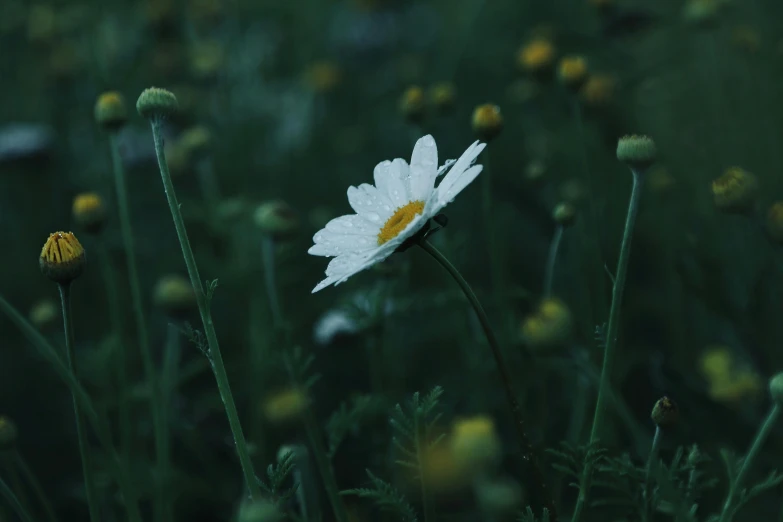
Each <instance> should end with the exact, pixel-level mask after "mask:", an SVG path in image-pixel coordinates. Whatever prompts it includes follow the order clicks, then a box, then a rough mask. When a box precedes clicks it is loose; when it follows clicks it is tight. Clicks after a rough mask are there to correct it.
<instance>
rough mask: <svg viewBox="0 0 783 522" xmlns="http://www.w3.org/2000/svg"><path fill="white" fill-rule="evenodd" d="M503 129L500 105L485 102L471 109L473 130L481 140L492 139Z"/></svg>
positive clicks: (487, 140)
mask: <svg viewBox="0 0 783 522" xmlns="http://www.w3.org/2000/svg"><path fill="white" fill-rule="evenodd" d="M502 130H503V115H502V114H501V113H500V107H498V106H497V105H492V104H491V103H485V104H484V105H479V106H478V107H476V109H475V110H474V111H473V132H474V133H475V134H476V136H478V139H480V140H481V141H486V142H489V141H492V140H493V139H495V138H496V137H497V136H498V134H500V131H502Z"/></svg>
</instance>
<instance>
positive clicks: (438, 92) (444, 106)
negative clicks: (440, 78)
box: [430, 83, 457, 114]
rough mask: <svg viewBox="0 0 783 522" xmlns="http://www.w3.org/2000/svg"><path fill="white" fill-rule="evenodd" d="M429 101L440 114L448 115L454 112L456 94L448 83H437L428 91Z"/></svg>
mask: <svg viewBox="0 0 783 522" xmlns="http://www.w3.org/2000/svg"><path fill="white" fill-rule="evenodd" d="M430 101H431V102H432V106H433V107H435V110H436V111H438V113H440V114H448V113H450V112H452V111H453V110H454V106H455V105H456V103H457V94H456V92H455V91H454V86H453V85H452V84H450V83H439V84H437V85H434V86H433V87H432V88H431V89H430Z"/></svg>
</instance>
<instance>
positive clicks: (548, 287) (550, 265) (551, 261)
mask: <svg viewBox="0 0 783 522" xmlns="http://www.w3.org/2000/svg"><path fill="white" fill-rule="evenodd" d="M563 230H564V229H563V225H557V229H556V230H555V235H554V237H553V238H552V244H551V245H550V246H549V257H548V258H547V261H546V275H545V276H544V297H545V298H547V299H548V298H550V297H552V283H553V281H554V280H555V261H557V252H558V251H559V250H560V242H561V240H562V239H563Z"/></svg>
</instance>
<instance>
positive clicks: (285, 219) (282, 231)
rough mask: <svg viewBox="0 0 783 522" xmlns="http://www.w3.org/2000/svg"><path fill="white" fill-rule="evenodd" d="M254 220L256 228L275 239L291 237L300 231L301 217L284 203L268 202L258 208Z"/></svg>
mask: <svg viewBox="0 0 783 522" xmlns="http://www.w3.org/2000/svg"><path fill="white" fill-rule="evenodd" d="M253 220H254V221H255V223H256V226H258V228H260V229H261V231H263V232H264V233H266V234H269V235H270V236H272V237H273V238H275V239H284V238H287V237H290V236H291V235H292V234H293V233H294V232H296V231H297V230H298V229H299V216H298V215H297V213H296V212H295V211H294V209H293V208H291V207H290V206H289V205H288V203H286V202H284V201H268V202H266V203H262V204H261V205H259V206H258V208H256V211H255V214H254V215H253Z"/></svg>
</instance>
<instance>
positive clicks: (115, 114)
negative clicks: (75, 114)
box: [95, 91, 128, 131]
mask: <svg viewBox="0 0 783 522" xmlns="http://www.w3.org/2000/svg"><path fill="white" fill-rule="evenodd" d="M95 121H96V123H98V125H100V126H101V127H103V128H104V129H106V130H107V131H116V130H117V129H120V128H121V127H122V126H123V125H125V124H126V123H127V122H128V107H127V106H126V105H125V99H124V98H123V96H122V94H120V93H118V92H116V91H109V92H105V93H103V94H101V95H100V96H98V101H96V102H95Z"/></svg>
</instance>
